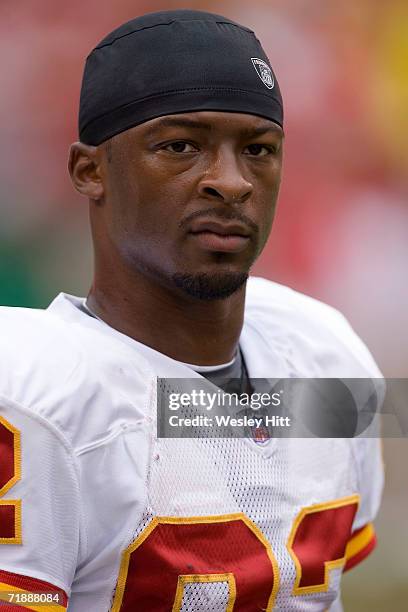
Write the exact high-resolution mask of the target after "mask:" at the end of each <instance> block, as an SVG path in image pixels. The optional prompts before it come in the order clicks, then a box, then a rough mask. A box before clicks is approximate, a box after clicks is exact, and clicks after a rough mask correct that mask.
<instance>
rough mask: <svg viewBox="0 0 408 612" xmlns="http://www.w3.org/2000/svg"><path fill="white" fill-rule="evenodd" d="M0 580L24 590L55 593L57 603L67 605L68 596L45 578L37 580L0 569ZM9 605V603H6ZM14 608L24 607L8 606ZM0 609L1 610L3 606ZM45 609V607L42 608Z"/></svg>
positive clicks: (20, 607)
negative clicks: (57, 597)
mask: <svg viewBox="0 0 408 612" xmlns="http://www.w3.org/2000/svg"><path fill="white" fill-rule="evenodd" d="M0 582H3V583H5V584H9V585H10V586H13V587H17V588H18V589H23V590H24V591H32V592H34V593H39V592H41V593H55V594H58V595H59V605H61V606H65V607H67V606H68V596H67V594H66V593H65V591H64V590H63V589H60V588H58V587H56V586H54V585H53V584H51V583H50V582H45V580H38V578H30V576H22V575H21V574H13V573H12V572H6V571H4V570H0ZM6 605H10V604H6ZM14 608H18V609H19V610H21V609H24V608H22V606H12V608H10V612H11V609H12V610H14ZM0 609H1V612H3V608H2V607H1V602H0ZM44 609H45V608H44Z"/></svg>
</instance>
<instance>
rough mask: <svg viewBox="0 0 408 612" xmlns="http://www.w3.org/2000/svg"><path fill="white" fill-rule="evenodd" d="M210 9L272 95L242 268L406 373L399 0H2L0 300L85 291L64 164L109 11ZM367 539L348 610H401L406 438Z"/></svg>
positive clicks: (41, 301)
mask: <svg viewBox="0 0 408 612" xmlns="http://www.w3.org/2000/svg"><path fill="white" fill-rule="evenodd" d="M171 8H196V9H203V10H211V11H213V12H217V13H221V14H224V15H226V16H228V17H230V18H232V19H235V20H237V21H239V22H242V23H244V24H245V25H247V26H249V27H251V28H253V29H254V30H255V31H256V33H257V35H258V38H260V40H261V42H262V43H263V46H264V48H265V49H266V51H267V53H268V55H269V57H270V59H271V64H272V66H273V68H274V70H275V71H276V73H277V75H278V78H279V82H280V85H281V89H282V92H283V96H284V100H285V106H286V126H285V129H286V134H287V137H286V158H285V176H284V181H283V187H282V192H281V198H280V204H279V209H278V214H277V218H276V222H275V226H274V229H273V232H272V236H271V239H270V241H269V246H268V248H267V249H266V251H265V253H264V254H263V256H262V258H261V260H260V261H259V262H258V264H257V265H256V268H255V270H254V272H255V273H257V274H260V275H263V276H266V277H268V278H271V279H274V280H276V281H278V282H282V283H284V284H287V285H290V286H292V287H293V288H295V289H298V290H300V291H303V292H305V293H307V294H310V295H312V296H314V297H317V298H319V299H322V300H324V301H326V302H328V303H330V304H332V305H334V306H336V307H337V308H339V309H340V310H341V311H342V312H343V313H344V314H345V315H346V316H347V317H348V318H349V320H350V321H351V323H352V325H353V326H354V328H355V329H356V331H357V332H358V333H359V334H360V336H362V338H363V339H364V340H365V342H366V343H367V344H368V346H369V348H370V349H371V351H372V352H373V354H374V356H375V358H376V359H377V361H378V363H379V365H380V367H381V368H382V370H383V372H384V374H385V375H386V376H388V377H407V375H408V332H407V329H408V308H407V306H408V283H407V270H406V268H407V262H408V176H407V175H408V173H407V169H408V110H407V109H408V3H407V1H406V0H387V2H384V0H346V1H345V2H335V1H334V0H291V1H290V2H287V1H284V0H252V1H251V2H250V3H248V2H245V3H244V2H243V0H240V1H239V0H235V1H234V2H232V1H231V2H217V1H216V0H213V1H211V0H207V2H205V1H201V2H196V1H194V0H191V1H190V2H189V3H182V2H172V1H170V0H167V1H155V0H149V2H147V1H144V0H87V1H86V2H83V0H70V2H67V3H63V2H55V0H41V2H38V0H20V1H19V2H11V0H2V2H1V3H0V57H1V58H2V69H1V83H2V86H1V96H0V122H1V139H0V211H1V216H0V303H1V304H5V305H16V306H31V307H44V306H46V305H47V304H48V303H49V302H50V300H51V299H52V298H53V297H54V296H55V295H56V294H57V293H58V292H59V291H62V290H63V291H66V292H70V293H74V294H78V295H84V294H85V292H86V291H87V288H88V286H89V283H90V279H91V270H92V250H91V245H90V236H89V231H88V221H87V203H86V201H85V200H83V199H81V198H80V197H79V196H78V195H77V194H76V192H74V191H73V189H72V187H71V184H70V181H69V178H68V174H67V171H66V159H67V152H68V147H69V145H70V143H71V142H72V141H74V140H76V138H77V131H76V121H77V111H78V99H79V90H80V83H81V76H82V69H83V63H84V59H85V57H86V55H87V54H88V53H89V51H90V50H91V49H92V48H93V47H94V46H95V44H96V43H97V42H98V41H99V40H100V39H101V38H102V37H103V36H104V35H105V34H106V33H107V32H109V31H110V30H112V29H113V28H115V27H117V26H118V25H119V24H121V23H122V22H123V21H126V20H128V19H131V18H133V17H135V16H137V15H139V14H142V13H144V12H148V11H155V10H163V9H171ZM385 461H386V468H387V485H386V491H385V496H384V503H383V507H382V510H381V513H380V516H379V519H378V522H377V529H378V535H379V546H378V549H377V551H376V552H375V553H374V554H373V555H372V556H371V557H370V558H369V559H368V560H367V561H366V562H365V563H363V564H362V565H361V566H359V567H357V568H356V569H355V570H353V571H352V572H350V573H349V574H347V575H346V577H345V584H344V603H345V610H346V612H361V611H366V610H370V611H371V612H377V611H378V612H380V611H381V612H382V611H385V610H387V611H388V610H392V611H393V612H398V611H401V612H402V611H406V610H407V609H408V603H407V602H408V546H407V542H408V519H407V514H408V482H407V479H406V473H407V467H406V466H407V462H408V441H407V440H403V439H394V440H386V441H385Z"/></svg>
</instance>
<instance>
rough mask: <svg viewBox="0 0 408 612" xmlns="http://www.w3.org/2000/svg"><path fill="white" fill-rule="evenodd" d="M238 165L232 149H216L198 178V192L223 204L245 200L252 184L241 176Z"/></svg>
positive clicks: (249, 193) (250, 192)
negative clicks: (199, 178) (207, 165)
mask: <svg viewBox="0 0 408 612" xmlns="http://www.w3.org/2000/svg"><path fill="white" fill-rule="evenodd" d="M240 165H241V164H240V160H239V159H237V155H236V154H235V153H234V151H232V150H222V151H218V152H217V155H216V156H214V158H213V159H212V161H211V162H210V165H209V167H208V168H207V170H206V172H205V173H204V175H203V176H202V178H201V180H200V183H199V185H198V190H199V194H200V195H201V196H203V197H205V198H206V199H211V200H218V201H219V202H223V203H225V204H235V203H238V204H240V203H243V202H245V201H246V200H247V199H248V198H249V197H250V195H251V194H252V191H253V185H252V183H250V182H249V181H248V180H247V179H246V178H245V177H244V176H243V174H242V169H241V167H240Z"/></svg>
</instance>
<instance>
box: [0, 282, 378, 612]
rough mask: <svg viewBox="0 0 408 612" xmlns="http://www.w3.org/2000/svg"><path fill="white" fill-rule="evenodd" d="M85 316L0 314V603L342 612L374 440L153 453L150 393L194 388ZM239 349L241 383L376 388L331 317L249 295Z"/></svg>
mask: <svg viewBox="0 0 408 612" xmlns="http://www.w3.org/2000/svg"><path fill="white" fill-rule="evenodd" d="M82 303H83V300H81V299H80V298H75V297H72V296H67V295H64V294H61V295H60V296H58V297H57V298H56V300H55V301H54V302H53V303H52V304H51V306H50V307H49V308H48V309H47V310H46V311H39V310H30V309H18V308H2V309H1V311H0V360H1V368H0V451H1V455H0V456H1V461H2V463H1V464H0V597H1V598H3V599H4V598H5V597H6V595H4V594H5V593H8V594H9V595H7V596H10V597H11V595H13V597H14V601H15V602H17V601H18V603H19V604H20V606H22V607H19V608H18V610H20V609H28V610H40V611H41V610H45V608H43V607H42V606H40V605H39V603H36V602H40V596H41V597H45V595H44V594H46V595H47V596H48V597H50V596H51V595H54V596H55V595H56V596H57V597H55V598H54V599H53V604H52V606H51V608H49V609H51V610H55V611H62V610H65V609H68V610H69V611H70V612H108V611H109V610H113V611H114V612H117V611H119V610H121V611H122V612H131V611H132V612H135V611H137V612H139V611H140V612H170V611H172V612H175V611H180V612H208V611H211V612H226V611H227V612H232V611H233V612H255V611H256V610H261V609H263V610H268V611H269V610H279V611H282V612H283V611H288V612H289V611H296V610H304V611H310V612H320V611H321V612H324V611H326V610H329V609H330V610H340V609H341V604H340V603H339V602H340V579H341V574H342V571H343V570H344V568H345V566H346V567H351V566H352V565H354V564H355V563H357V562H358V561H359V560H361V559H362V558H363V557H364V556H365V555H366V554H368V552H370V550H371V549H372V548H373V546H374V542H375V536H374V532H373V528H372V525H371V522H372V520H373V519H374V517H375V515H376V512H377V510H378V506H379V500H380V496H381V489H382V462H381V455H380V450H379V441H378V440H377V439H368V438H365V439H272V440H271V441H270V442H269V443H268V444H265V445H259V444H256V443H255V441H254V440H252V439H234V440H231V439H230V440H228V439H164V438H158V437H157V435H156V380H157V377H168V378H193V377H198V378H201V377H200V374H198V373H196V372H194V371H193V370H191V369H190V368H188V367H186V366H184V365H181V364H179V363H178V362H176V361H174V360H173V359H171V358H169V357H167V356H165V355H162V354H160V353H158V352H157V351H154V350H153V349H151V348H149V347H146V346H145V345H142V344H140V343H138V342H136V341H134V340H133V339H131V338H129V337H127V336H124V335H123V334H121V333H119V332H118V331H116V330H114V329H112V328H110V327H109V326H108V325H106V324H104V323H103V322H101V321H99V320H97V319H95V318H93V317H91V316H89V315H88V314H87V313H86V312H84V311H83V310H82V309H81V308H80V307H79V306H80V305H81V304H82ZM175 341H177V340H176V339H175ZM240 346H241V349H242V352H243V355H244V357H245V362H246V365H247V369H248V373H249V376H250V377H252V378H256V377H258V378H268V377H271V376H273V377H275V378H286V377H293V376H295V377H302V378H306V377H316V378H332V377H333V378H334V377H343V378H347V377H350V378H351V377H353V378H357V377H367V378H377V377H380V376H381V375H380V373H379V371H378V369H377V367H376V365H375V363H374V362H373V359H372V358H371V356H370V354H369V352H368V350H367V349H366V348H365V346H364V345H363V344H362V342H361V341H360V340H359V339H358V338H357V337H356V335H355V334H354V332H353V331H352V330H351V328H350V327H349V325H348V324H347V322H346V321H345V319H344V318H343V317H342V315H340V314H339V313H338V312H337V311H335V310H334V309H332V308H331V307H329V306H326V305H324V304H322V303H320V302H318V301H316V300H313V299H311V298H309V297H306V296H304V295H301V294H299V293H296V292H294V291H292V290H291V289H289V288H286V287H283V286H280V285H277V284H275V283H272V282H269V281H266V280H263V279H257V278H251V279H250V280H249V282H248V287H247V301H246V310H245V323H244V327H243V330H242V335H241V338H240ZM3 458H5V459H4V460H3ZM34 595H36V596H38V597H37V599H36V600H35V598H34ZM24 597H25V599H24ZM16 598H17V599H16ZM22 598H23V599H22ZM0 605H1V604H0ZM6 609H8V608H7V606H6ZM12 609H13V610H14V608H10V610H12Z"/></svg>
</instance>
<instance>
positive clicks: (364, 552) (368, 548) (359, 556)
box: [343, 527, 377, 572]
mask: <svg viewBox="0 0 408 612" xmlns="http://www.w3.org/2000/svg"><path fill="white" fill-rule="evenodd" d="M366 528H367V527H362V528H361V529H358V530H357V531H356V532H355V533H354V534H353V538H354V536H357V535H358V534H360V532H362V531H363V530H364V529H366ZM376 545H377V536H376V535H375V533H373V534H372V536H371V539H370V540H369V542H368V543H367V544H365V546H364V547H363V548H361V549H360V550H359V551H358V552H356V553H355V554H353V555H352V556H350V557H348V558H347V561H346V565H345V566H344V570H343V571H344V572H347V571H348V570H350V569H352V568H353V567H354V566H356V565H358V564H359V563H360V562H361V561H363V560H364V559H365V558H366V557H368V555H369V554H370V553H371V552H372V551H373V550H374V548H375V547H376Z"/></svg>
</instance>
